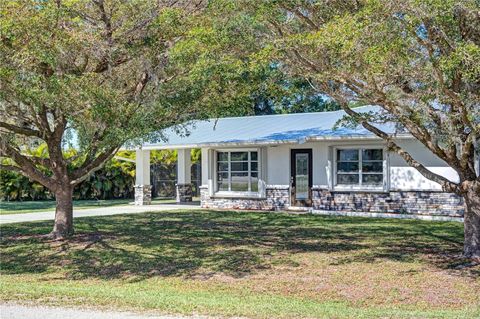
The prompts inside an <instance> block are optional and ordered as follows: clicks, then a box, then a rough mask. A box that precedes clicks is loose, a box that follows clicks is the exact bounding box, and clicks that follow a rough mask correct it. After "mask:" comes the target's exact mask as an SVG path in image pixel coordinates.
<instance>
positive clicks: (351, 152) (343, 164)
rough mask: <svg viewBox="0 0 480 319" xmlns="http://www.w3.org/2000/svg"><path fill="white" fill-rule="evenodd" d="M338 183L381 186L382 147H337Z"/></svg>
mask: <svg viewBox="0 0 480 319" xmlns="http://www.w3.org/2000/svg"><path fill="white" fill-rule="evenodd" d="M336 167H337V172H336V177H337V182H336V184H337V185H352V186H355V185H360V186H381V185H382V184H383V150H382V149H337V166H336Z"/></svg>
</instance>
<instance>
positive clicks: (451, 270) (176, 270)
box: [0, 210, 480, 318]
mask: <svg viewBox="0 0 480 319" xmlns="http://www.w3.org/2000/svg"><path fill="white" fill-rule="evenodd" d="M75 222H76V235H75V236H74V237H73V238H72V239H70V240H68V241H52V240H50V239H48V238H47V237H45V236H42V234H47V233H48V232H49V231H50V229H51V226H52V225H51V222H35V223H23V224H9V225H2V229H1V230H2V231H1V270H0V274H1V276H0V299H1V300H13V301H28V302H36V303H41V304H53V305H73V306H75V305H78V306H82V307H85V306H88V305H90V307H99V308H103V307H105V308H116V309H129V310H132V309H133V310H138V311H149V312H150V311H153V312H156V313H180V314H187V315H188V314H194V313H195V314H204V315H213V316H222V317H228V316H244V317H250V318H332V317H333V318H475V317H479V316H480V300H479V298H478V296H479V293H480V279H479V278H480V267H479V266H478V265H477V266H472V265H469V264H467V263H466V261H465V260H462V259H461V258H459V257H458V255H459V252H460V251H461V246H462V236H463V232H462V225H461V224H460V223H454V222H426V221H413V220H393V219H373V218H353V217H325V216H312V215H288V214H283V213H255V212H222V211H208V210H204V211H200V212H199V211H176V212H157V213H145V214H135V215H116V216H104V217H86V218H79V219H76V220H75Z"/></svg>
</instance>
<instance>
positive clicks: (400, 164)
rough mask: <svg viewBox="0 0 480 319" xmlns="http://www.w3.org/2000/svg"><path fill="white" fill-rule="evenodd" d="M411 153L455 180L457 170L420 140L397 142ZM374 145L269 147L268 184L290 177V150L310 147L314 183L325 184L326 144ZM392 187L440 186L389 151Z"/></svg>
mask: <svg viewBox="0 0 480 319" xmlns="http://www.w3.org/2000/svg"><path fill="white" fill-rule="evenodd" d="M398 143H399V144H400V145H401V146H402V147H404V148H405V149H406V150H407V151H408V152H410V154H411V155H412V156H413V157H414V158H415V159H417V160H419V161H420V162H421V163H422V164H424V165H425V166H426V167H427V168H429V169H430V170H431V171H433V172H435V173H437V174H440V175H442V176H445V177H447V178H449V179H450V180H452V181H457V180H458V175H457V173H456V172H455V171H454V170H453V169H452V168H450V167H449V166H448V165H447V164H446V163H445V162H443V161H442V160H440V159H439V158H438V157H436V156H435V155H433V154H432V153H431V152H430V151H429V150H428V149H426V148H425V147H424V146H423V145H422V144H421V143H419V142H418V141H414V140H403V141H399V142H398ZM347 145H349V146H359V147H363V146H373V147H383V145H384V144H383V143H382V142H381V141H378V142H372V141H369V142H354V141H345V142H311V143H305V144H301V145H281V146H275V147H268V148H267V150H268V167H267V170H268V181H267V183H268V184H269V185H287V184H288V183H289V178H290V149H293V148H311V149H312V153H313V185H315V186H320V187H328V177H327V171H328V170H329V168H328V159H329V146H332V148H333V147H336V146H347ZM387 163H388V167H389V173H390V189H391V190H441V187H440V185H438V184H437V183H435V182H433V181H430V180H428V179H426V178H425V177H423V176H422V175H421V174H420V173H419V172H418V171H417V170H416V169H414V168H412V167H410V166H409V165H408V164H407V163H406V162H405V161H404V160H403V159H402V158H401V157H400V156H399V155H397V154H393V153H390V154H388V161H387Z"/></svg>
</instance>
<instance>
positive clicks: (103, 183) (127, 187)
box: [0, 145, 200, 201]
mask: <svg viewBox="0 0 480 319" xmlns="http://www.w3.org/2000/svg"><path fill="white" fill-rule="evenodd" d="M43 151H44V146H42V145H41V146H39V147H38V148H37V150H35V152H38V153H42V152H43ZM118 156H121V157H125V158H130V159H134V158H135V152H129V151H121V152H119V153H118ZM151 156H152V175H153V178H152V182H154V181H155V180H159V181H160V183H159V185H154V188H155V187H156V188H159V187H162V185H163V187H164V188H165V191H163V192H160V191H159V190H158V189H154V192H155V194H154V195H159V196H160V195H163V197H168V196H174V195H173V194H174V192H175V179H176V160H177V153H176V151H172V150H162V151H152V152H151ZM199 160H200V150H199V149H198V150H197V149H194V150H192V164H197V163H198V162H199ZM73 165H75V163H74V164H73ZM197 166H198V165H197ZM195 169H198V167H195ZM195 173H198V172H196V171H195ZM195 175H197V174H195ZM192 180H193V181H195V180H196V177H195V178H193V179H192ZM162 182H163V184H162ZM134 185H135V163H132V162H126V161H121V160H117V159H115V158H114V159H112V160H110V161H108V162H107V163H106V164H105V166H104V167H102V168H101V169H100V170H98V171H96V172H95V173H94V174H92V175H91V176H90V177H89V178H88V179H87V180H85V181H84V182H82V183H80V184H79V185H78V186H77V187H76V188H75V191H74V198H75V199H76V200H93V199H102V200H109V199H127V198H129V199H132V198H133V193H134V189H133V186H134ZM51 199H54V196H53V194H51V193H50V191H49V190H48V189H47V188H46V187H44V186H43V185H41V184H40V183H38V182H35V181H32V180H30V179H29V178H28V177H25V176H23V175H22V174H20V173H18V172H12V171H6V170H0V200H2V201H32V200H51Z"/></svg>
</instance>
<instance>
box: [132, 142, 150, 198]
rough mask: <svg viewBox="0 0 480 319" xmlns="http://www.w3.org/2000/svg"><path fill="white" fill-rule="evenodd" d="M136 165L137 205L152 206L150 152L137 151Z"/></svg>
mask: <svg viewBox="0 0 480 319" xmlns="http://www.w3.org/2000/svg"><path fill="white" fill-rule="evenodd" d="M135 163H136V168H135V205H150V204H151V203H152V185H150V151H148V150H142V149H138V150H136V157H135Z"/></svg>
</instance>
